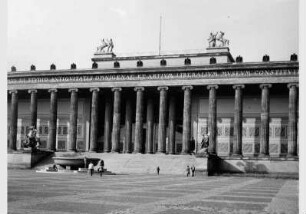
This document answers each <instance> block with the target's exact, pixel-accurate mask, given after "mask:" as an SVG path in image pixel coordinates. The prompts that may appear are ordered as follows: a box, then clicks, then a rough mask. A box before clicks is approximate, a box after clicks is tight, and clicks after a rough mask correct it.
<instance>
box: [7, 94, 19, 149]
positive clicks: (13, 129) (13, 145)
mask: <svg viewBox="0 0 306 214" xmlns="http://www.w3.org/2000/svg"><path fill="white" fill-rule="evenodd" d="M9 93H10V94H11V124H10V139H9V150H16V149H17V120H18V94H17V93H18V92H17V91H16V90H14V91H10V92H9Z"/></svg>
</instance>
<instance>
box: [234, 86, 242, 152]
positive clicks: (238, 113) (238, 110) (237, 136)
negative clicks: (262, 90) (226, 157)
mask: <svg viewBox="0 0 306 214" xmlns="http://www.w3.org/2000/svg"><path fill="white" fill-rule="evenodd" d="M233 88H234V89H235V114H234V144H233V155H234V156H241V155H242V118H243V93H242V89H243V88H244V85H234V86H233Z"/></svg>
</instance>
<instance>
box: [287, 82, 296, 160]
mask: <svg viewBox="0 0 306 214" xmlns="http://www.w3.org/2000/svg"><path fill="white" fill-rule="evenodd" d="M297 87H298V84H288V88H289V115H288V154H287V156H288V157H294V156H297V155H298V154H297V108H298V105H297V102H298V94H297Z"/></svg>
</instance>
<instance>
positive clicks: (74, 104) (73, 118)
mask: <svg viewBox="0 0 306 214" xmlns="http://www.w3.org/2000/svg"><path fill="white" fill-rule="evenodd" d="M68 91H69V92H70V93H71V97H70V126H69V142H68V151H76V140H77V122H78V89H76V88H72V89H69V90H68Z"/></svg>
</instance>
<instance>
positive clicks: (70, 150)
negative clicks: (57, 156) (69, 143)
mask: <svg viewBox="0 0 306 214" xmlns="http://www.w3.org/2000/svg"><path fill="white" fill-rule="evenodd" d="M67 152H77V150H76V149H68V150H67Z"/></svg>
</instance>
